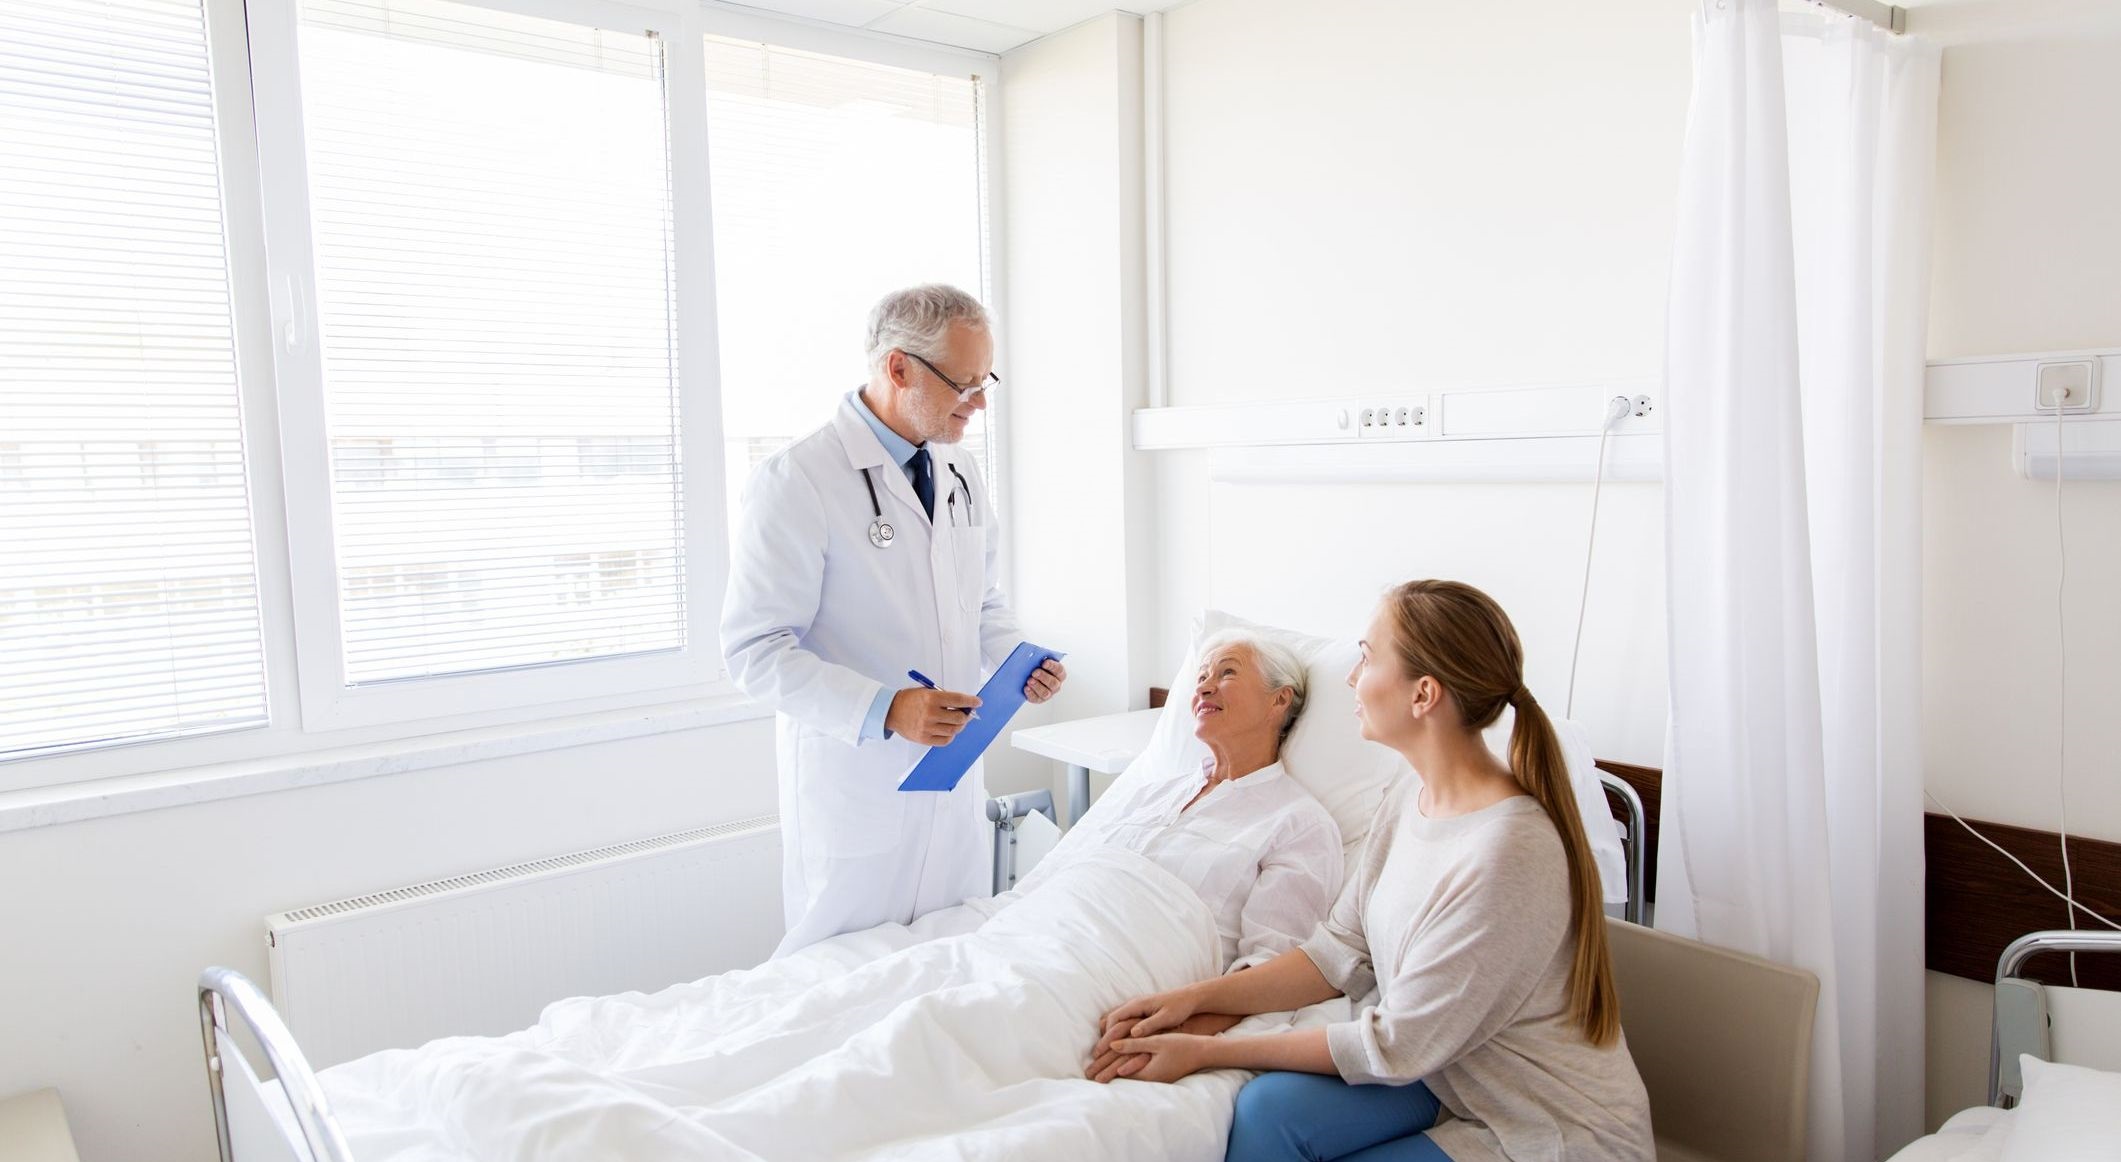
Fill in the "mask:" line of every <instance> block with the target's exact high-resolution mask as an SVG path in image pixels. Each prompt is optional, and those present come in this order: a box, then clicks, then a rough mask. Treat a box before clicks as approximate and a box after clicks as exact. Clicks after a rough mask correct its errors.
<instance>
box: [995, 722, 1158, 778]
mask: <svg viewBox="0 0 2121 1162" xmlns="http://www.w3.org/2000/svg"><path fill="white" fill-rule="evenodd" d="M1162 713H1163V711H1161V710H1126V711H1122V712H1120V713H1118V714H1102V715H1099V716H1098V717H1096V718H1078V719H1076V720H1074V721H1072V722H1053V723H1048V724H1046V725H1045V726H1033V727H1030V728H1028V729H1025V730H1019V731H1017V732H1016V733H1014V734H1012V735H1010V736H1009V745H1011V746H1013V747H1015V748H1017V749H1018V750H1027V751H1030V752H1031V753H1032V754H1035V755H1043V756H1045V757H1046V758H1049V759H1059V760H1060V761H1061V762H1064V763H1067V764H1068V765H1069V766H1075V767H1082V768H1083V769H1085V770H1090V771H1095V772H1097V773H1098V774H1101V775H1116V774H1118V773H1120V772H1121V771H1124V770H1126V769H1127V764H1128V763H1131V762H1133V761H1134V756H1136V755H1138V754H1140V753H1141V752H1142V751H1144V750H1146V749H1148V746H1149V736H1150V735H1151V734H1154V733H1155V732H1156V719H1157V716H1158V715H1160V714H1162Z"/></svg>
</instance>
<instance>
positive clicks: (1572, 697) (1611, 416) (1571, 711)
mask: <svg viewBox="0 0 2121 1162" xmlns="http://www.w3.org/2000/svg"><path fill="white" fill-rule="evenodd" d="M1634 406H1635V404H1634V402H1633V401H1631V400H1630V399H1628V397H1626V396H1624V395H1616V396H1614V397H1613V398H1612V399H1610V400H1608V401H1606V405H1605V423H1603V424H1601V425H1600V426H1599V429H1598V468H1597V471H1596V473H1595V474H1594V475H1593V476H1592V477H1591V528H1590V532H1589V533H1588V534H1587V535H1586V536H1585V537H1584V543H1583V592H1582V593H1580V594H1578V596H1577V598H1576V642H1575V644H1574V645H1572V646H1570V647H1569V700H1568V703H1567V708H1566V709H1565V710H1563V711H1562V717H1564V718H1574V717H1576V664H1577V661H1578V660H1579V659H1581V658H1582V657H1583V615H1584V612H1585V611H1586V610H1588V609H1589V608H1590V605H1591V554H1592V553H1593V552H1595V551H1596V550H1597V548H1598V493H1599V491H1600V490H1601V489H1603V488H1604V487H1605V441H1606V437H1607V436H1610V435H1612V434H1613V425H1615V424H1618V423H1619V422H1620V421H1622V420H1624V419H1626V418H1627V417H1628V412H1629V411H1630V410H1631V409H1633V408H1634Z"/></svg>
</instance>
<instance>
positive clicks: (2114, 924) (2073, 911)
mask: <svg viewBox="0 0 2121 1162" xmlns="http://www.w3.org/2000/svg"><path fill="white" fill-rule="evenodd" d="M1922 797H1923V798H1925V799H1928V800H1929V801H1930V803H1931V804H1932V805H1933V806H1935V807H1936V808H1937V810H1939V811H1942V812H1944V813H1945V814H1946V815H1949V816H1951V817H1952V820H1953V821H1954V822H1956V823H1958V824H1959V826H1961V827H1964V828H1966V833H1967V834H1968V835H1971V836H1973V837H1974V838H1975V839H1978V840H1980V841H1981V842H1983V843H1986V844H1988V845H1989V846H1990V847H1993V848H1995V849H1996V854H1998V855H2000V856H2002V857H2003V858H2005V859H2007V860H2009V861H2011V862H2012V863H2014V864H2017V865H2018V870H2019V871H2022V872H2024V873H2025V874H2026V875H2028V876H2031V877H2032V879H2033V882H2034V883H2036V884H2039V885H2040V886H2041V887H2043V888H2046V889H2047V890H2048V893H2049V894H2050V895H2052V896H2054V897H2055V898H2056V899H2058V900H2060V901H2062V902H2063V903H2065V904H2068V905H2069V908H2070V926H2071V927H2072V928H2074V927H2076V920H2077V913H2078V912H2082V913H2084V914H2085V915H2087V916H2090V917H2091V918H2092V919H2094V920H2097V921H2098V922H2100V923H2101V924H2104V925H2106V926H2107V927H2109V928H2112V929H2114V930H2115V931H2117V932H2121V921H2116V920H2110V919H2108V918H2106V917H2105V916H2102V915H2100V914H2099V913H2097V912H2094V911H2092V910H2091V909H2090V908H2087V907H2085V906H2084V905H2082V904H2080V903H2078V902H2077V901H2076V900H2074V899H2071V898H2070V897H2069V896H2068V895H2066V894H2064V893H2063V891H2062V889H2060V888H2058V887H2056V886H2055V885H2053V884H2051V883H2048V882H2047V880H2046V879H2044V878H2042V877H2041V875H2040V873H2039V872H2036V871H2034V870H2033V869H2031V868H2029V867H2027V866H2025V861H2024V860H2022V859H2019V858H2018V857H2017V856H2015V855H2012V854H2011V853H2010V852H2008V851H2005V850H2003V848H2002V847H2001V846H1999V845H1998V844H1997V843H1996V841H1995V840H1993V839H1990V838H1989V837H1988V836H1986V835H1983V834H1981V833H1980V832H1979V831H1976V830H1974V825H1973V824H1971V823H1968V822H1967V821H1966V820H1964V819H1961V818H1959V813H1958V812H1957V811H1954V810H1952V809H1951V808H1950V807H1947V806H1945V804H1944V800H1942V799H1939V798H1938V797H1937V796H1935V795H1933V794H1931V793H1930V792H1928V791H1924V792H1922ZM2072 955H2074V954H2072ZM2072 979H2074V978H2072Z"/></svg>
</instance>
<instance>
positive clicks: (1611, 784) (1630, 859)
mask: <svg viewBox="0 0 2121 1162" xmlns="http://www.w3.org/2000/svg"><path fill="white" fill-rule="evenodd" d="M1598 785H1599V786H1601V787H1604V788H1605V793H1606V801H1607V802H1608V803H1609V804H1610V803H1612V802H1613V801H1615V800H1618V801H1619V803H1620V809H1621V811H1622V812H1624V813H1625V814H1626V816H1627V817H1626V818H1625V819H1624V820H1622V822H1624V823H1626V824H1627V834H1626V835H1625V836H1623V837H1622V838H1621V845H1620V849H1621V851H1622V853H1623V854H1625V855H1626V856H1627V867H1628V902H1627V904H1626V905H1625V907H1624V908H1623V910H1622V911H1621V914H1620V918H1621V919H1623V920H1626V921H1627V922H1628V923H1630V924H1639V925H1641V926H1642V927H1644V928H1647V927H1649V926H1650V897H1649V892H1648V891H1647V889H1646V885H1645V884H1644V881H1645V880H1646V879H1647V878H1648V875H1647V872H1646V870H1645V868H1644V866H1643V863H1644V859H1645V857H1646V856H1647V855H1648V851H1649V842H1650V839H1649V824H1648V819H1649V816H1648V813H1647V812H1645V811H1644V810H1643V809H1642V796H1641V795H1638V794H1636V793H1635V788H1634V787H1632V786H1630V785H1629V784H1628V781H1627V780H1626V779H1623V778H1621V777H1620V776H1619V775H1616V774H1614V773H1612V772H1611V771H1605V770H1601V771H1599V772H1598Z"/></svg>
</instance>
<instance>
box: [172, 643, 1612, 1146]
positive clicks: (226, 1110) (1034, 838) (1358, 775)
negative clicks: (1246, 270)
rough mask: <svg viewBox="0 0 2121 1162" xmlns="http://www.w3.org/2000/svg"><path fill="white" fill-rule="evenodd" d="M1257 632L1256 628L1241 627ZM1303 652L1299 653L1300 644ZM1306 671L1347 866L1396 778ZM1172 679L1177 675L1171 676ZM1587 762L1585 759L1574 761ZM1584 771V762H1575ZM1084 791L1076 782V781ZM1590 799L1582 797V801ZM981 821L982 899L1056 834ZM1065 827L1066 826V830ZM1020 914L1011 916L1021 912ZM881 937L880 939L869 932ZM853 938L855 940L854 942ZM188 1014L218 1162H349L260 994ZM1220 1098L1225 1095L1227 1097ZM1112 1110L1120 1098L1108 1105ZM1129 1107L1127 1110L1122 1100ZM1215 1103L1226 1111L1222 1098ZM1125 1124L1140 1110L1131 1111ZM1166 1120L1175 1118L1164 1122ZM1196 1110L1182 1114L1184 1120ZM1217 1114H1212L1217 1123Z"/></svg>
mask: <svg viewBox="0 0 2121 1162" xmlns="http://www.w3.org/2000/svg"><path fill="white" fill-rule="evenodd" d="M1233 621H1234V619H1229V618H1227V616H1221V615H1214V614H1212V613H1211V614H1210V615H1208V617H1207V618H1206V619H1205V620H1204V621H1203V623H1202V624H1201V625H1199V626H1198V627H1197V635H1205V634H1208V633H1213V632H1215V631H1216V630H1218V629H1221V628H1224V627H1226V626H1228V625H1229V624H1231V623H1232V622H1233ZM1253 628H1257V629H1261V630H1262V631H1263V632H1280V631H1272V630H1269V629H1267V628H1266V627H1253ZM1307 643H1308V644H1307ZM1288 644H1291V645H1292V648H1295V649H1296V650H1297V652H1298V653H1299V656H1302V657H1304V659H1305V664H1306V667H1307V669H1310V670H1312V671H1313V674H1312V680H1313V688H1314V702H1315V703H1316V705H1315V706H1314V707H1313V710H1314V711H1315V712H1316V713H1307V714H1306V716H1305V720H1301V721H1299V722H1298V724H1297V727H1296V729H1295V730H1294V731H1292V732H1291V735H1290V737H1289V739H1288V740H1287V742H1286V743H1285V744H1284V748H1283V753H1284V758H1285V761H1286V762H1288V763H1289V765H1290V769H1291V770H1292V771H1297V770H1315V771H1320V772H1330V778H1328V779H1326V780H1325V781H1324V782H1314V783H1309V784H1307V788H1308V789H1310V790H1312V792H1313V793H1314V794H1315V795H1318V796H1319V797H1320V799H1321V802H1323V803H1324V805H1325V806H1326V808H1327V810H1328V812H1329V813H1331V814H1333V815H1334V817H1335V820H1336V822H1339V823H1340V824H1341V826H1342V833H1343V835H1344V836H1346V837H1347V838H1348V840H1349V848H1348V855H1349V858H1351V859H1352V858H1355V857H1356V853H1358V852H1359V844H1360V840H1361V834H1360V829H1361V825H1362V824H1364V823H1366V822H1367V821H1368V819H1369V818H1370V817H1371V816H1372V815H1373V814H1374V808H1375V805H1376V803H1377V801H1378V799H1379V797H1380V796H1381V795H1382V794H1383V791H1384V788H1385V787H1386V786H1387V785H1389V782H1390V781H1391V780H1392V779H1394V778H1396V777H1397V772H1399V771H1403V770H1404V765H1403V763H1402V762H1401V760H1399V759H1398V756H1396V755H1393V754H1391V753H1390V752H1388V751H1385V750H1383V748H1379V747H1376V746H1374V745H1373V744H1365V743H1361V742H1360V740H1359V739H1356V738H1355V737H1354V735H1353V732H1351V731H1348V730H1346V729H1345V723H1346V722H1347V721H1348V717H1349V715H1350V714H1352V705H1340V703H1342V702H1351V700H1352V694H1351V693H1349V692H1348V691H1347V690H1346V688H1345V687H1344V686H1343V685H1342V684H1341V683H1340V681H1339V678H1340V676H1341V675H1342V674H1344V673H1345V672H1346V670H1347V668H1348V666H1349V665H1350V664H1351V661H1350V658H1348V657H1345V656H1341V653H1344V652H1346V651H1348V650H1352V649H1353V645H1352V643H1337V646H1338V649H1339V650H1340V651H1341V653H1336V652H1335V651H1334V650H1333V649H1329V648H1327V647H1328V646H1333V645H1336V643H1326V642H1324V641H1323V639H1304V640H1292V641H1291V642H1290V643H1288ZM1180 676H1181V677H1183V676H1184V675H1183V672H1182V673H1181V675H1180ZM1157 730H1158V734H1157V737H1156V738H1155V739H1153V740H1152V742H1151V747H1152V750H1153V748H1156V747H1158V746H1164V747H1166V748H1167V749H1166V750H1165V751H1163V752H1159V753H1152V754H1149V755H1147V756H1145V757H1146V759H1147V761H1146V762H1145V764H1144V765H1145V767H1147V766H1156V765H1158V764H1159V763H1161V764H1163V765H1164V766H1165V767H1166V768H1168V769H1175V768H1176V766H1177V765H1178V764H1179V763H1181V762H1183V761H1184V760H1183V757H1182V755H1181V754H1180V752H1179V748H1180V747H1182V746H1183V745H1186V744H1192V743H1193V741H1194V740H1193V739H1192V737H1191V730H1190V723H1188V722H1186V721H1185V720H1184V716H1183V715H1182V714H1180V713H1178V712H1177V711H1173V712H1172V713H1170V714H1167V715H1166V716H1165V717H1164V719H1162V720H1160V722H1159V725H1158V728H1157ZM1586 753H1587V752H1586ZM1583 761H1584V763H1585V765H1586V766H1588V759H1587V758H1586V759H1584V760H1583ZM1085 781H1087V780H1085ZM1605 787H1606V789H1607V792H1608V795H1609V797H1610V798H1612V799H1614V800H1617V802H1618V805H1619V810H1620V812H1621V814H1622V816H1623V818H1624V821H1625V823H1626V828H1625V839H1626V843H1625V847H1624V850H1623V851H1622V853H1621V854H1622V855H1623V856H1624V858H1625V867H1626V874H1627V877H1628V880H1629V883H1630V887H1631V889H1632V890H1631V891H1630V893H1629V898H1630V901H1631V905H1630V914H1631V915H1638V914H1640V912H1639V904H1637V903H1634V902H1639V901H1641V900H1642V898H1643V895H1644V893H1643V891H1642V887H1643V884H1642V881H1643V878H1644V874H1643V862H1642V855H1643V852H1642V847H1643V844H1644V840H1645V832H1644V820H1643V816H1642V809H1641V802H1640V800H1639V799H1637V798H1636V797H1635V795H1634V792H1633V791H1632V789H1630V788H1628V787H1627V785H1626V784H1625V783H1621V782H1620V781H1619V780H1615V779H1608V780H1607V781H1606V782H1605ZM1071 791H1072V792H1073V794H1072V795H1071V805H1079V804H1087V802H1088V800H1089V794H1088V791H1089V788H1088V787H1087V786H1082V787H1074V788H1071ZM1586 793H1592V792H1586ZM986 813H987V817H988V819H989V821H990V822H991V823H992V825H993V826H994V827H995V829H996V843H995V855H994V867H993V875H994V888H995V889H996V892H997V894H999V893H1001V892H1004V891H1007V890H1009V889H1010V888H1011V887H1013V886H1014V884H1015V883H1016V882H1017V881H1018V880H1019V879H1020V878H1021V877H1022V876H1023V875H1024V874H1027V873H1028V872H1029V870H1030V866H1031V864H1032V863H1034V862H1035V861H1036V858H1037V857H1038V855H1039V854H1040V853H1041V852H1042V851H1043V850H1045V849H1046V848H1047V847H1050V841H1051V839H1052V838H1054V837H1055V836H1057V834H1058V824H1059V822H1060V820H1059V819H1058V818H1057V815H1058V812H1057V809H1056V805H1055V802H1054V797H1053V795H1052V794H1051V793H1050V792H1047V791H1034V792H1029V793H1026V794H1020V795H1010V796H1003V797H1000V798H997V799H993V800H991V801H990V802H989V803H988V804H987V805H986ZM1070 822H1071V823H1072V822H1073V820H1072V819H1071V820H1070ZM1023 906H1024V905H1021V904H1019V905H1016V907H1023ZM879 931H881V930H879ZM859 938H861V937H857V939H859ZM199 1012H200V1020H201V1026H202V1031H203V1035H204V1040H205V1051H206V1061H207V1071H208V1080H209V1089H210V1094H211V1097H212V1101H213V1108H214V1114H215V1125H216V1127H217V1132H218V1133H219V1134H220V1140H221V1145H222V1157H223V1159H224V1162H352V1159H351V1157H350V1155H349V1153H348V1146H347V1143H348V1135H347V1133H346V1132H345V1128H346V1126H348V1125H350V1124H351V1123H342V1122H340V1121H338V1120H335V1119H334V1116H333V1112H332V1109H331V1103H330V1101H329V1100H328V1099H327V1097H326V1090H325V1088H324V1086H323V1085H322V1084H320V1083H319V1081H318V1079H317V1077H316V1075H315V1073H314V1072H313V1071H312V1070H311V1068H310V1066H309V1065H308V1063H307V1062H306V1060H305V1058H304V1056H303V1054H302V1052H301V1050H300V1048H299V1047H298V1046H297V1045H296V1043H295V1041H294V1039H293V1037H292V1035H291V1034H290V1032H289V1030H288V1029H287V1027H286V1025H285V1024H284V1022H282V1021H281V1019H280V1018H279V1016H278V1015H277V1014H276V1013H275V1012H274V1011H273V1008H272V1005H271V1004H270V1002H269V1001H268V1000H267V998H266V997H265V995H264V994H263V993H262V992H261V991H260V990H259V989H258V988H257V987H256V986H255V985H253V984H252V983H251V982H250V981H248V980H246V979H245V978H243V977H242V976H241V975H240V974H238V973H236V972H234V971H232V970H228V969H220V968H216V969H209V970H207V971H206V972H205V973H204V974H203V975H202V976H201V978H200V981H199ZM246 1042H249V1043H252V1044H254V1045H255V1047H256V1050H257V1052H256V1053H255V1054H252V1053H246V1052H245V1043H246ZM254 1061H262V1062H263V1063H265V1064H267V1065H269V1066H270V1070H271V1073H272V1077H271V1078H270V1079H266V1080H261V1079H260V1077H259V1075H258V1073H257V1072H256V1071H254V1069H253V1068H252V1062H254ZM1229 1093H1230V1094H1231V1095H1234V1089H1232V1090H1230V1091H1229ZM1113 1096H1114V1099H1115V1100H1117V1098H1118V1097H1119V1096H1120V1095H1117V1094H1115V1095H1113ZM1130 1100H1131V1099H1130ZM1224 1100H1227V1098H1226V1099H1224ZM1134 1108H1135V1109H1136V1112H1137V1114H1140V1113H1142V1112H1144V1111H1142V1110H1141V1108H1140V1103H1139V1102H1136V1103H1135V1107H1134ZM1167 1112H1175V1111H1167ZM1199 1112H1200V1106H1199V1103H1198V1102H1196V1103H1195V1104H1194V1107H1193V1114H1194V1118H1195V1121H1196V1122H1197V1120H1198V1115H1199ZM1227 1116H1228V1115H1227V1108H1226V1107H1225V1109H1224V1112H1223V1114H1222V1117H1223V1118H1225V1119H1226V1118H1227Z"/></svg>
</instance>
